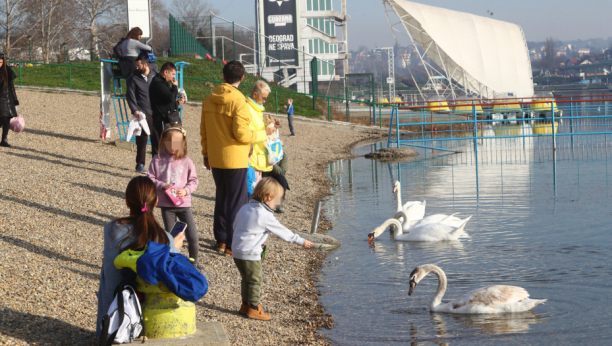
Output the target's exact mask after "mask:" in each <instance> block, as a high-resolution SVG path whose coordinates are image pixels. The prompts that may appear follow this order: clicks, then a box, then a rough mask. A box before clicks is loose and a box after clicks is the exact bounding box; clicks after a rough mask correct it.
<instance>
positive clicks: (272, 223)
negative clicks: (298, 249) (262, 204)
mask: <svg viewBox="0 0 612 346" xmlns="http://www.w3.org/2000/svg"><path fill="white" fill-rule="evenodd" d="M266 221H267V222H266V230H268V231H270V232H272V233H274V234H276V235H277V236H278V237H279V238H281V239H282V240H284V241H287V242H289V243H293V244H297V245H299V246H304V245H305V242H306V241H307V240H305V239H304V238H302V237H300V236H299V235H297V234H295V233H293V232H291V231H290V230H289V229H288V228H287V227H285V226H283V225H281V223H280V222H278V220H277V219H276V218H275V217H274V215H272V214H270V216H268V220H266ZM309 243H310V242H309ZM311 244H312V243H311Z"/></svg>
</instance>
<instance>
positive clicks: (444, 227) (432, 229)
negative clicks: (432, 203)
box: [368, 210, 471, 241]
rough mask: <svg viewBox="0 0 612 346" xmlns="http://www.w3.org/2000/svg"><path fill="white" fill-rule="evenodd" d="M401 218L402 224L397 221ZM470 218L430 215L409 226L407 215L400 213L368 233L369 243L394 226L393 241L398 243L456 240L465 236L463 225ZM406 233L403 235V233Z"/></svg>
mask: <svg viewBox="0 0 612 346" xmlns="http://www.w3.org/2000/svg"><path fill="white" fill-rule="evenodd" d="M399 218H403V219H404V220H405V221H404V224H403V225H402V223H401V222H400V221H399ZM470 218H471V216H470V217H468V218H466V219H465V220H461V219H459V218H458V217H455V216H454V215H444V214H435V215H430V216H428V217H426V218H424V219H422V220H420V221H417V222H416V223H415V224H414V225H411V219H410V216H409V214H408V213H406V212H405V211H403V210H402V211H400V212H398V213H397V214H396V215H395V218H393V219H389V220H387V221H385V222H383V224H382V225H380V226H379V227H377V228H375V229H374V231H372V233H370V234H369V235H368V236H369V241H372V239H374V238H376V237H378V236H380V235H381V234H382V233H383V232H384V231H385V230H386V229H387V227H388V226H390V225H395V227H396V231H395V236H394V238H395V240H400V241H446V240H458V239H459V238H460V237H461V236H467V234H466V233H465V231H464V228H465V225H466V224H467V222H468V221H469V220H470ZM406 231H407V232H408V233H404V232H406Z"/></svg>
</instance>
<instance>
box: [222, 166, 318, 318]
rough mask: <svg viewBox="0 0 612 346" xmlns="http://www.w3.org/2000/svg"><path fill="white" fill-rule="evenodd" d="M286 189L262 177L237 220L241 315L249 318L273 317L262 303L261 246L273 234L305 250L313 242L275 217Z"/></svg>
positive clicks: (234, 253)
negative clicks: (266, 312)
mask: <svg viewBox="0 0 612 346" xmlns="http://www.w3.org/2000/svg"><path fill="white" fill-rule="evenodd" d="M283 193H284V192H283V187H282V186H281V185H280V184H279V183H278V182H277V181H276V180H274V179H273V178H270V177H266V178H263V179H262V180H261V181H260V182H259V183H257V186H255V190H254V191H253V199H252V200H251V201H250V202H249V203H247V204H246V205H244V206H243V207H242V208H240V211H238V214H237V215H236V219H235V221H234V240H233V242H232V257H234V263H236V267H238V271H239V272H240V276H241V277H242V282H241V287H240V291H241V294H242V305H241V306H240V314H242V315H246V316H247V317H249V318H253V319H257V320H264V321H268V320H270V319H272V316H270V315H267V314H265V313H264V312H263V309H262V307H261V304H259V301H260V298H261V284H262V282H263V274H262V272H261V260H262V258H261V254H262V252H263V248H262V245H263V243H264V242H265V241H266V239H268V236H269V235H270V232H272V233H274V234H276V235H277V236H279V237H280V238H281V239H284V240H286V241H288V242H290V243H294V244H298V245H300V246H303V247H305V248H309V247H311V246H312V242H310V241H308V240H305V239H303V238H301V237H300V236H298V235H297V234H295V233H293V232H291V231H290V230H288V229H287V228H286V227H285V226H283V225H281V224H280V222H278V220H276V218H275V217H274V210H275V209H276V207H277V206H278V205H280V204H281V199H282V197H283Z"/></svg>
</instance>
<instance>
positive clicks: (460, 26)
mask: <svg viewBox="0 0 612 346" xmlns="http://www.w3.org/2000/svg"><path fill="white" fill-rule="evenodd" d="M385 3H386V5H388V6H390V7H391V8H392V9H393V11H394V12H395V14H396V15H397V16H398V17H399V18H400V20H401V22H402V24H403V26H404V28H405V29H406V30H407V31H408V33H409V35H410V36H411V37H412V39H413V41H415V42H416V43H418V44H419V46H421V48H422V49H423V50H424V51H425V53H427V56H428V57H429V58H430V59H431V60H433V61H434V62H435V63H436V64H437V65H438V66H439V67H440V68H441V69H442V70H443V71H444V73H445V74H446V77H447V79H448V80H449V81H454V83H452V82H451V85H452V84H459V85H461V86H462V89H464V90H463V91H465V92H468V93H474V94H478V95H480V96H481V97H484V98H493V97H495V96H496V94H502V93H514V94H515V95H516V96H515V97H531V96H533V78H532V72H531V62H530V61H529V51H528V49H527V43H526V41H525V35H524V34H523V30H522V29H521V27H520V26H518V25H516V24H512V23H507V22H502V21H499V20H495V19H491V18H487V17H481V16H476V15H473V14H469V13H463V12H457V11H452V10H447V9H444V8H439V7H432V6H427V5H423V4H418V3H414V2H409V1H403V0H385ZM451 91H452V92H453V94H456V93H457V92H458V90H451Z"/></svg>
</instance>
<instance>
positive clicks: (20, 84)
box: [19, 63, 23, 86]
mask: <svg viewBox="0 0 612 346" xmlns="http://www.w3.org/2000/svg"><path fill="white" fill-rule="evenodd" d="M22 85H23V84H22V83H21V63H19V86H22Z"/></svg>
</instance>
